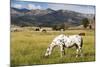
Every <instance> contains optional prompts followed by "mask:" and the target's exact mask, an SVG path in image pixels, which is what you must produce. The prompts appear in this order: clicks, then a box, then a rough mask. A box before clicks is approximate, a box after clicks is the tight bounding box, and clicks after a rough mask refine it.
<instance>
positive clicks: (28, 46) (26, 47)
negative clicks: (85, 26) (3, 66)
mask: <svg viewBox="0 0 100 67" xmlns="http://www.w3.org/2000/svg"><path fill="white" fill-rule="evenodd" d="M80 32H85V34H86V35H85V36H82V37H83V57H78V58H76V57H75V54H76V50H75V48H74V47H73V48H68V49H65V51H66V56H63V58H61V57H60V49H59V47H55V49H54V50H53V52H52V54H51V55H50V56H49V57H48V58H45V57H44V54H45V52H46V49H47V47H48V46H49V44H50V43H51V42H52V40H53V39H54V38H55V37H56V36H57V35H59V34H61V32H59V31H47V32H46V33H44V32H39V31H22V32H11V65H12V66H19V65H40V64H58V63H73V62H90V61H95V36H94V35H95V33H94V30H66V31H64V34H65V35H74V34H79V33H80Z"/></svg>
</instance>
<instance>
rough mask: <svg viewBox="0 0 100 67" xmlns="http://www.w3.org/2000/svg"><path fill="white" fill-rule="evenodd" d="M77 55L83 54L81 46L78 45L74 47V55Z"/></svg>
mask: <svg viewBox="0 0 100 67" xmlns="http://www.w3.org/2000/svg"><path fill="white" fill-rule="evenodd" d="M78 56H81V57H82V56H83V54H82V48H81V47H78V48H77V49H76V57H78Z"/></svg>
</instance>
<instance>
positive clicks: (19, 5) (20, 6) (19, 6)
mask: <svg viewBox="0 0 100 67" xmlns="http://www.w3.org/2000/svg"><path fill="white" fill-rule="evenodd" d="M14 7H15V8H19V9H20V8H22V5H21V4H14Z"/></svg>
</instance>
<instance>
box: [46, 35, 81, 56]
mask: <svg viewBox="0 0 100 67" xmlns="http://www.w3.org/2000/svg"><path fill="white" fill-rule="evenodd" d="M82 44H83V39H82V37H81V36H80V35H71V36H65V35H64V34H61V35H59V36H57V37H56V38H55V39H54V40H53V41H52V43H51V44H50V45H49V47H48V48H47V50H46V53H45V56H49V55H51V52H52V50H53V49H54V47H55V46H59V47H60V51H61V57H62V56H63V55H65V48H69V47H73V46H75V47H76V57H78V56H79V55H81V56H82V52H81V50H82Z"/></svg>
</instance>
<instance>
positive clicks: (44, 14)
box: [11, 7, 95, 27]
mask: <svg viewBox="0 0 100 67" xmlns="http://www.w3.org/2000/svg"><path fill="white" fill-rule="evenodd" d="M94 16H95V15H94V14H83V13H78V12H74V11H69V10H53V9H50V8H48V9H45V10H42V9H33V10H28V9H25V8H23V9H18V8H14V7H11V24H12V25H17V26H45V27H51V26H53V25H58V24H68V25H72V26H77V25H81V20H82V19H84V18H89V19H93V17H94Z"/></svg>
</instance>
